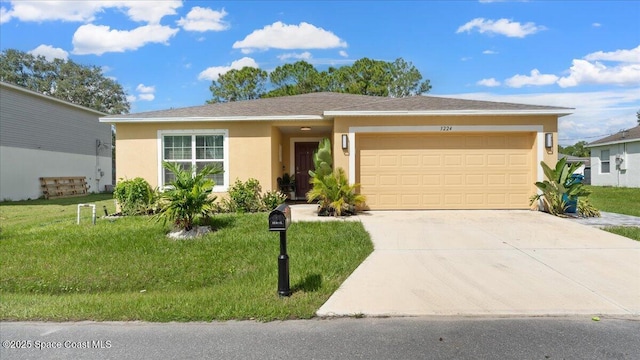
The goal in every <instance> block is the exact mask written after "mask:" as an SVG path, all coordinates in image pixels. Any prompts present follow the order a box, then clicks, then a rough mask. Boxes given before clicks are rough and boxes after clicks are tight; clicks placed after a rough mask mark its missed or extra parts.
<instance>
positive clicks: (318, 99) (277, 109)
mask: <svg viewBox="0 0 640 360" xmlns="http://www.w3.org/2000/svg"><path fill="white" fill-rule="evenodd" d="M465 110H476V111H505V112H509V111H516V112H517V111H550V112H553V111H558V112H559V113H563V114H566V113H567V112H568V111H570V110H571V109H570V108H561V107H552V106H538V105H525V104H513V103H504V102H492V101H478V100H466V99H455V98H445V97H437V96H411V97H406V98H389V97H378V96H366V95H354V94H344V93H332V92H319V93H310V94H303V95H294V96H283V97H276V98H264V99H256V100H245V101H237V102H228V103H216V104H207V105H200V106H192V107H184V108H177V109H167V110H159V111H150V112H142V113H137V114H135V113H134V114H127V115H112V116H107V117H105V118H103V119H104V120H107V121H108V120H115V119H122V120H126V119H130V120H134V119H153V118H164V119H167V118H176V119H178V118H180V119H186V118H224V117H227V118H228V117H277V116H318V117H323V116H324V114H325V112H362V111H367V112H369V111H370V112H389V111H407V112H415V111H465Z"/></svg>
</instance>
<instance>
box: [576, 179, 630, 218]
mask: <svg viewBox="0 0 640 360" xmlns="http://www.w3.org/2000/svg"><path fill="white" fill-rule="evenodd" d="M585 187H586V188H587V189H589V190H590V191H591V195H589V199H590V200H591V203H592V204H593V206H595V207H596V208H597V209H598V210H600V211H607V212H612V213H618V214H627V215H633V216H640V205H638V204H640V188H624V187H611V186H585Z"/></svg>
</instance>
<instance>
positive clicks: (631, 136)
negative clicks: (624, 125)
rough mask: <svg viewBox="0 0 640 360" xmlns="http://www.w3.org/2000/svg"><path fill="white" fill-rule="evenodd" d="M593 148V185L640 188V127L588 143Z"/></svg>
mask: <svg viewBox="0 0 640 360" xmlns="http://www.w3.org/2000/svg"><path fill="white" fill-rule="evenodd" d="M587 147H588V148H590V149H591V164H592V166H593V171H592V173H591V184H592V185H601V186H624V187H640V126H636V127H634V128H631V129H628V130H623V131H620V132H618V133H617V134H613V135H609V136H607V137H604V138H602V139H599V140H596V141H594V142H591V143H589V144H588V145H587Z"/></svg>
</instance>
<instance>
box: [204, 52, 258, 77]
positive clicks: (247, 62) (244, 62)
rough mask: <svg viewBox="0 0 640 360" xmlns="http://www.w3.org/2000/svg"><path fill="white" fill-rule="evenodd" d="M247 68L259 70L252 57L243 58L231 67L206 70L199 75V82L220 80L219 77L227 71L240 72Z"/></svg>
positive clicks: (214, 67) (234, 62)
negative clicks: (234, 70)
mask: <svg viewBox="0 0 640 360" xmlns="http://www.w3.org/2000/svg"><path fill="white" fill-rule="evenodd" d="M245 66H248V67H253V68H259V66H258V63H257V62H256V61H255V60H253V59H252V58H250V57H243V58H242V59H239V60H235V61H233V62H232V63H231V65H229V66H212V67H210V68H207V69H205V70H204V71H202V72H201V73H200V74H199V75H198V80H218V77H219V76H220V75H222V74H225V73H226V72H227V71H229V70H232V69H236V70H240V69H242V68H243V67H245Z"/></svg>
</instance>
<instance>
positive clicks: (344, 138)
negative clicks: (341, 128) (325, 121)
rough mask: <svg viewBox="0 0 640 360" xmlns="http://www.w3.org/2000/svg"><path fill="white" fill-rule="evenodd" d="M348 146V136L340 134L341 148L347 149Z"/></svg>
mask: <svg viewBox="0 0 640 360" xmlns="http://www.w3.org/2000/svg"><path fill="white" fill-rule="evenodd" d="M348 148H349V137H348V136H347V134H342V150H347V149H348Z"/></svg>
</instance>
